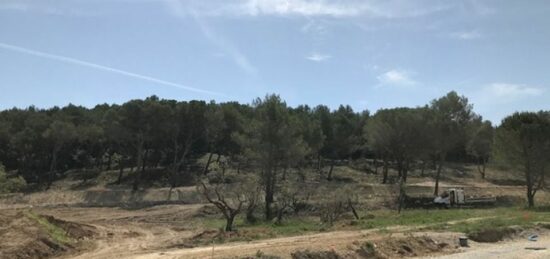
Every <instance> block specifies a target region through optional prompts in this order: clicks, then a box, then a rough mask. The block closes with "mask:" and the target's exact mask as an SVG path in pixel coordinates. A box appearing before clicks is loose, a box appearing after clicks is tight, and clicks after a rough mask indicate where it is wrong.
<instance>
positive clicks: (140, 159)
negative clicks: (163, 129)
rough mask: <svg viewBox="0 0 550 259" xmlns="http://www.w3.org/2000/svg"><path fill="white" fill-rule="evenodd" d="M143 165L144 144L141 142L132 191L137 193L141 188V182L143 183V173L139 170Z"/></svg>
mask: <svg viewBox="0 0 550 259" xmlns="http://www.w3.org/2000/svg"><path fill="white" fill-rule="evenodd" d="M141 163H143V142H140V144H139V145H138V149H137V165H136V167H137V168H136V172H135V173H134V182H133V184H132V191H137V190H138V188H139V182H140V181H141V172H140V171H139V169H140V168H141V166H142V164H141Z"/></svg>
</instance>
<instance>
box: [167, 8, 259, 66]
mask: <svg viewBox="0 0 550 259" xmlns="http://www.w3.org/2000/svg"><path fill="white" fill-rule="evenodd" d="M166 3H167V4H168V7H169V8H170V10H171V11H172V13H173V14H174V15H176V16H177V17H186V16H187V15H190V16H191V17H192V18H193V20H194V21H195V22H196V23H197V25H198V26H199V29H200V30H201V32H202V34H203V35H204V37H206V39H208V40H209V41H210V42H211V43H212V44H214V45H215V46H216V47H217V48H219V49H220V50H221V51H222V52H223V53H225V54H227V56H229V57H230V58H231V59H233V61H234V62H235V64H236V65H237V66H239V67H240V68H241V69H242V70H244V71H245V72H246V73H248V74H251V75H256V74H257V72H258V69H257V68H256V67H255V66H254V65H253V64H252V63H251V62H250V61H249V59H248V58H247V57H246V56H245V55H244V54H243V53H242V52H241V51H240V50H239V49H238V48H237V47H235V46H234V45H233V44H231V43H230V42H229V41H227V40H226V39H225V38H223V37H221V36H220V35H219V34H217V33H216V32H215V31H214V30H212V29H211V28H210V26H209V25H208V24H207V23H206V22H205V21H204V19H203V18H202V17H201V16H200V15H199V14H198V12H197V11H196V10H194V9H192V8H191V9H189V8H188V7H187V6H186V5H184V2H182V1H180V0H168V1H166ZM218 56H220V55H218Z"/></svg>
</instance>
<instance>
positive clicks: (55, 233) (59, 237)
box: [25, 211, 73, 244]
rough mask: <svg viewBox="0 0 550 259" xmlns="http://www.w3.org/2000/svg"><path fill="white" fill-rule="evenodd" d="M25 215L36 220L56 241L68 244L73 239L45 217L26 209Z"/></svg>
mask: <svg viewBox="0 0 550 259" xmlns="http://www.w3.org/2000/svg"><path fill="white" fill-rule="evenodd" d="M25 216H27V217H28V218H29V219H32V220H34V221H36V222H38V224H39V225H40V226H41V227H42V228H43V229H44V231H46V233H48V235H49V236H50V237H51V238H52V239H53V240H55V241H56V242H57V243H59V244H69V243H72V242H73V240H72V239H71V238H70V237H69V236H67V234H66V232H65V230H63V229H62V228H60V227H58V226H56V225H54V224H52V223H50V222H49V221H48V220H47V219H45V218H43V217H41V216H40V215H38V214H35V213H33V212H31V211H28V212H26V213H25Z"/></svg>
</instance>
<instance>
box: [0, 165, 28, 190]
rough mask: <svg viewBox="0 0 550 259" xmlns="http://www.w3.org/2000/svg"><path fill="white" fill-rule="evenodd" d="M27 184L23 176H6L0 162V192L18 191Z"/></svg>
mask: <svg viewBox="0 0 550 259" xmlns="http://www.w3.org/2000/svg"><path fill="white" fill-rule="evenodd" d="M26 186H27V182H26V181H25V179H23V177H21V176H17V177H8V176H7V174H6V171H5V169H4V166H3V165H2V164H0V193H10V192H18V191H21V190H23V189H24V188H25V187H26Z"/></svg>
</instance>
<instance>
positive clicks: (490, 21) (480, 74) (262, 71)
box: [0, 0, 550, 123]
mask: <svg viewBox="0 0 550 259" xmlns="http://www.w3.org/2000/svg"><path fill="white" fill-rule="evenodd" d="M549 13H550V3H549V2H548V1H542V0H541V1H506V0H493V1H490V0H487V1H481V0H470V1H454V0H439V1H435V0H434V1H418V0H397V1H396V0H362V1H358V0H339V1H323V0H294V1H291V0H32V1H30V0H0V91H1V94H0V109H5V108H11V107H14V106H16V107H27V106H29V105H36V106H38V107H50V106H53V105H65V104H68V103H74V104H80V105H85V106H88V107H93V106H94V105H95V104H98V103H105V102H106V103H122V102H125V101H127V100H130V99H134V98H144V97H147V96H150V95H153V94H155V95H158V96H160V97H162V98H170V99H178V100H190V99H203V100H216V101H220V102H222V101H229V100H236V101H239V102H244V103H249V102H251V101H252V100H253V99H254V98H255V97H261V96H264V95H265V94H266V93H277V94H280V95H281V97H282V98H283V99H285V100H286V101H287V103H289V104H290V105H293V106H294V105H298V104H309V105H317V104H326V105H329V106H330V107H332V108H336V107H337V106H338V105H339V104H349V105H351V106H352V107H353V108H354V109H355V110H357V111H360V110H364V109H368V110H370V111H372V112H374V111H376V110H377V109H379V108H389V107H398V106H417V105H424V104H426V103H428V102H429V101H430V100H432V99H434V98H437V97H439V96H442V95H444V94H445V93H447V92H448V91H450V90H456V91H457V92H459V93H460V94H463V95H466V96H467V97H468V98H469V99H470V101H471V102H472V103H473V104H474V109H475V111H476V112H477V113H479V114H481V115H482V116H483V117H484V118H486V119H490V120H492V121H493V122H495V123H499V122H500V120H501V119H502V118H503V117H504V116H505V115H507V114H510V113H512V112H514V111H516V110H522V111H523V110H540V109H550V16H549V15H548V14H549Z"/></svg>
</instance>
